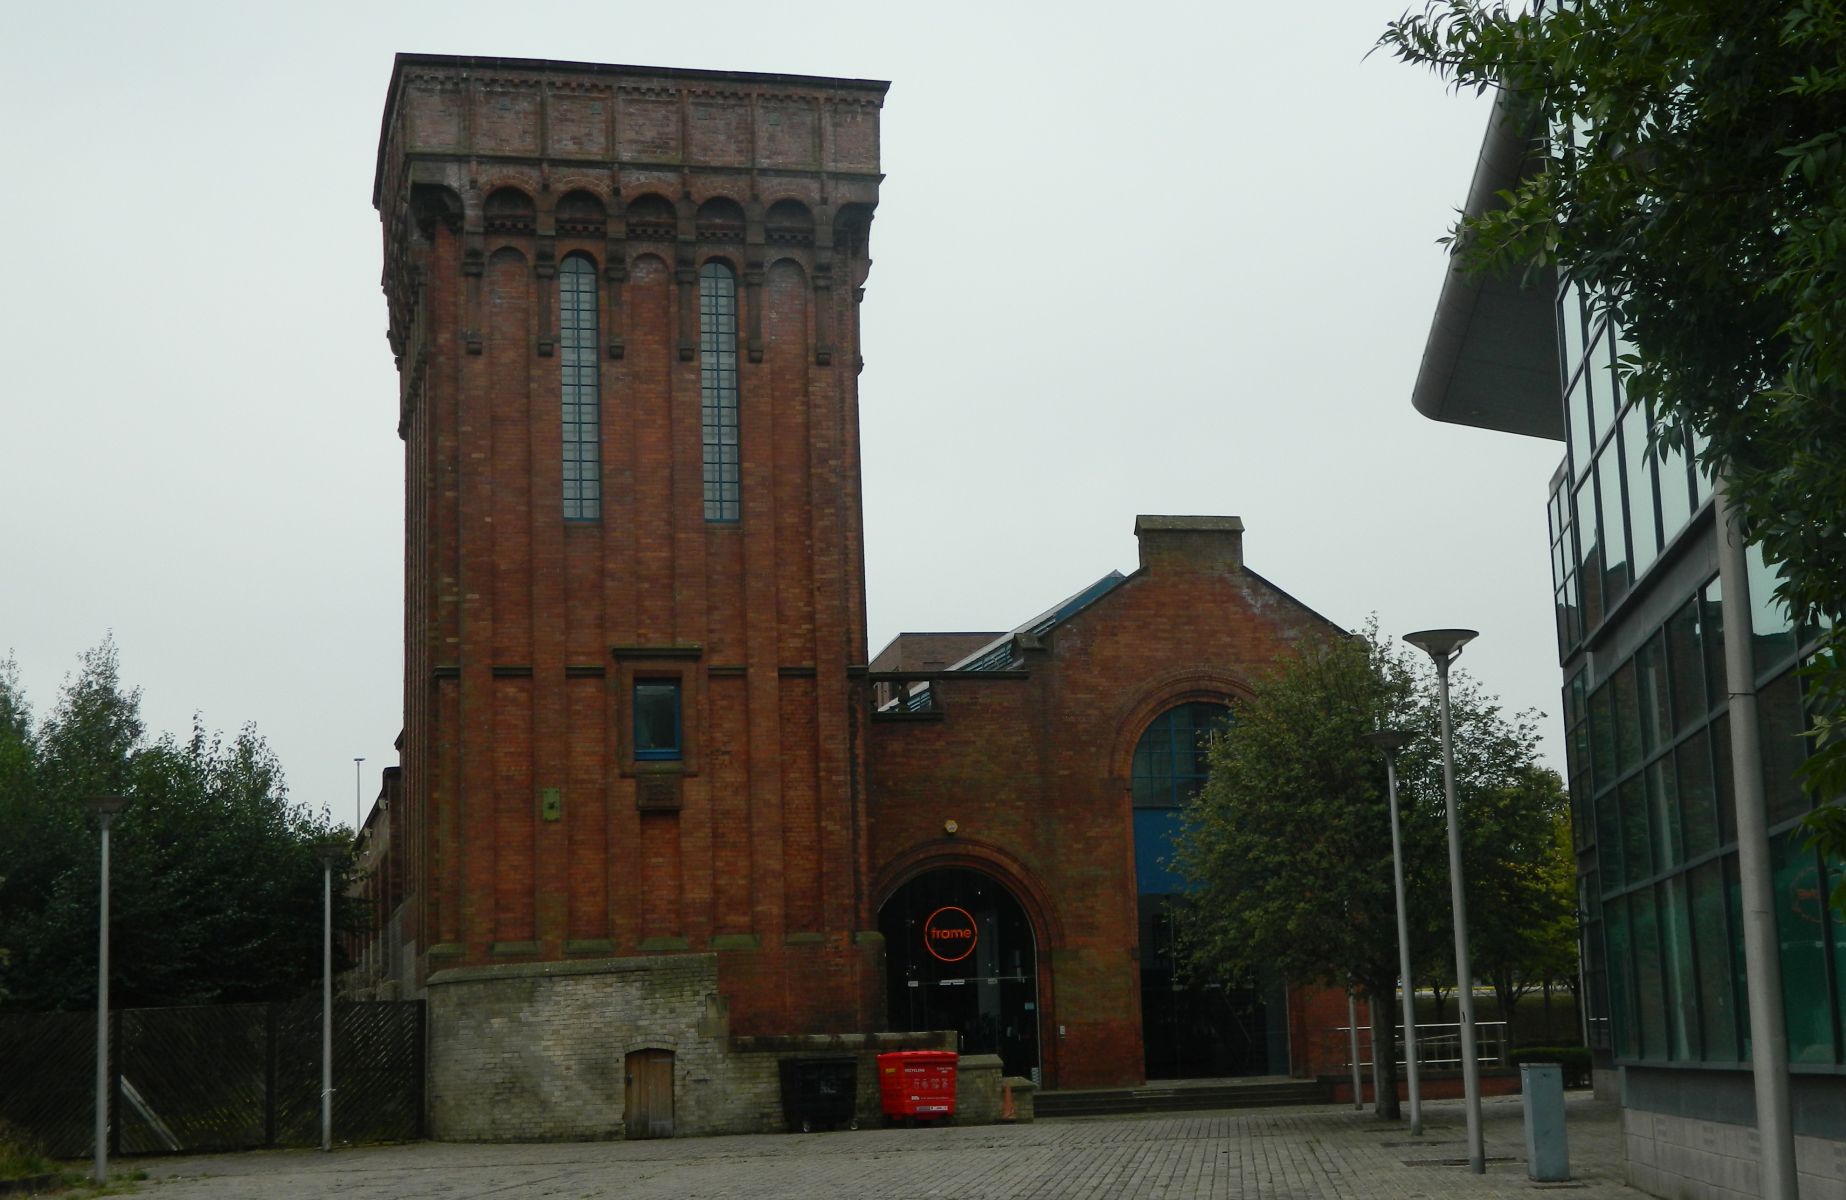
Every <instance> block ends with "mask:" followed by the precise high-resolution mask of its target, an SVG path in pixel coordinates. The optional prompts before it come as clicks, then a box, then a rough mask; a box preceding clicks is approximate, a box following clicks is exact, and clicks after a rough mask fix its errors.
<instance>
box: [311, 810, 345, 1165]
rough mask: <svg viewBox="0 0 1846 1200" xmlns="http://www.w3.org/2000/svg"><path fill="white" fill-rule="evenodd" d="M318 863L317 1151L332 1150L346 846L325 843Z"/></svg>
mask: <svg viewBox="0 0 1846 1200" xmlns="http://www.w3.org/2000/svg"><path fill="white" fill-rule="evenodd" d="M316 853H317V854H319V855H320V861H321V899H322V922H321V934H322V937H321V993H320V1148H321V1149H322V1150H331V1149H333V868H334V866H335V864H337V863H340V862H342V861H344V860H345V858H346V853H347V847H346V846H345V845H344V844H342V843H339V842H328V843H325V844H323V845H321V846H319V847H318V848H317V849H316Z"/></svg>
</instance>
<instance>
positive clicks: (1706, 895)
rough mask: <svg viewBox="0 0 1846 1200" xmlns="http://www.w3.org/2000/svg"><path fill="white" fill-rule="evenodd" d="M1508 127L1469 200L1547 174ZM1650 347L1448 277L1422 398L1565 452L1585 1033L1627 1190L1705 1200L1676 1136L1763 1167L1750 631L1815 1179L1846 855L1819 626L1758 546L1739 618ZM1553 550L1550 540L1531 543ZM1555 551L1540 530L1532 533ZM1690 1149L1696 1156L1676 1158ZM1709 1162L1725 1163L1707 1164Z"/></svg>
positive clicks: (1488, 284)
mask: <svg viewBox="0 0 1846 1200" xmlns="http://www.w3.org/2000/svg"><path fill="white" fill-rule="evenodd" d="M1526 153H1527V144H1526V143H1524V142H1522V141H1521V140H1520V139H1517V138H1515V137H1513V136H1511V134H1510V133H1509V132H1507V131H1506V130H1505V129H1504V128H1503V127H1502V126H1501V125H1500V123H1499V114H1498V113H1496V114H1495V120H1494V123H1493V124H1492V125H1490V128H1489V131H1488V136H1487V140H1486V144H1485V145H1484V146H1483V149H1482V155H1481V165H1480V167H1479V168H1478V169H1477V172H1476V176H1475V179H1474V183H1473V187H1472V189H1471V193H1470V197H1469V204H1468V211H1470V212H1474V213H1479V212H1482V211H1486V209H1487V207H1488V206H1490V205H1492V204H1493V203H1495V199H1494V197H1495V195H1496V193H1498V192H1500V191H1501V190H1503V189H1506V188H1509V187H1511V186H1512V185H1513V183H1514V182H1515V181H1516V180H1517V179H1518V177H1519V175H1520V174H1521V173H1522V172H1524V171H1526V170H1528V169H1530V168H1531V167H1532V166H1533V165H1534V164H1532V163H1531V162H1529V161H1528V159H1527V158H1526ZM1634 354H1635V349H1634V347H1633V346H1632V345H1630V344H1629V343H1628V342H1627V341H1626V339H1625V338H1624V337H1623V333H1622V330H1621V329H1620V328H1619V327H1617V326H1616V325H1614V324H1613V323H1612V322H1611V321H1610V320H1609V319H1608V316H1607V314H1606V312H1605V311H1604V310H1603V306H1602V305H1600V304H1599V303H1597V297H1595V296H1593V295H1585V294H1583V293H1582V292H1581V291H1580V290H1579V289H1578V288H1577V287H1575V286H1574V285H1572V284H1571V283H1570V281H1568V280H1564V281H1556V280H1552V281H1547V282H1545V283H1542V284H1540V285H1538V286H1525V287H1522V286H1520V284H1519V283H1518V282H1516V281H1511V280H1484V279H1470V278H1468V277H1464V276H1462V275H1460V274H1454V273H1452V274H1451V275H1450V276H1449V278H1448V280H1447V281H1446V282H1445V284H1444V288H1443V292H1442V297H1441V300H1440V301H1439V303H1438V308H1437V312H1436V315H1435V320H1434V322H1433V325H1432V328H1431V331H1430V336H1429V341H1428V343H1427V345H1426V347H1425V351H1424V359H1423V364H1422V369H1421V372H1420V374H1419V377H1418V381H1417V387H1416V393H1415V396H1414V401H1415V404H1416V407H1417V408H1418V409H1419V411H1421V412H1423V413H1424V414H1425V415H1427V416H1430V417H1432V418H1434V419H1437V420H1442V421H1450V422H1455V423H1460V424H1467V425H1476V426H1480V427H1483V428H1488V429H1496V430H1502V431H1507V432H1515V433H1522V434H1527V435H1530V436H1539V437H1545V438H1549V439H1552V440H1555V441H1557V442H1559V443H1560V444H1561V445H1562V448H1563V461H1562V462H1561V463H1560V464H1559V466H1558V468H1557V470H1556V472H1555V473H1554V474H1553V476H1552V478H1551V481H1550V486H1549V492H1548V499H1547V503H1546V513H1547V520H1546V528H1547V533H1548V539H1549V550H1550V555H1551V569H1552V589H1553V601H1554V609H1555V613H1556V624H1557V629H1556V635H1557V641H1558V658H1559V663H1560V666H1561V668H1562V684H1563V697H1562V704H1561V711H1562V713H1563V724H1564V732H1565V735H1566V747H1567V751H1566V754H1567V769H1568V773H1569V784H1570V794H1571V806H1572V813H1573V818H1574V827H1575V837H1576V851H1577V863H1578V890H1579V909H1580V915H1581V919H1582V926H1581V928H1582V951H1583V967H1584V983H1585V985H1586V1000H1587V1003H1586V1006H1585V1010H1586V1013H1587V1019H1586V1034H1587V1037H1588V1040H1589V1043H1590V1045H1591V1047H1592V1049H1593V1050H1594V1053H1595V1060H1596V1062H1597V1065H1598V1068H1599V1070H1598V1076H1599V1085H1600V1086H1607V1087H1609V1088H1610V1089H1611V1090H1613V1091H1616V1092H1618V1093H1619V1095H1620V1097H1621V1099H1622V1102H1623V1104H1624V1106H1625V1107H1626V1108H1627V1110H1628V1112H1627V1117H1628V1133H1629V1138H1628V1146H1629V1149H1630V1154H1631V1158H1630V1173H1631V1181H1632V1182H1634V1183H1635V1184H1637V1185H1638V1186H1641V1187H1644V1188H1647V1189H1648V1190H1651V1191H1657V1192H1660V1193H1662V1194H1676V1195H1699V1194H1702V1192H1701V1189H1703V1188H1707V1187H1709V1186H1710V1185H1713V1184H1716V1183H1718V1182H1720V1180H1718V1179H1716V1178H1712V1179H1704V1180H1701V1179H1698V1178H1694V1177H1691V1176H1687V1175H1683V1174H1680V1173H1677V1172H1676V1171H1675V1170H1674V1169H1672V1168H1670V1167H1669V1166H1667V1165H1665V1164H1666V1163H1667V1162H1668V1161H1669V1160H1673V1155H1672V1154H1670V1153H1667V1152H1665V1151H1662V1152H1661V1153H1656V1150H1658V1149H1659V1146H1658V1145H1657V1144H1656V1143H1658V1142H1661V1141H1673V1140H1675V1139H1679V1140H1680V1141H1681V1143H1682V1144H1683V1145H1687V1146H1699V1147H1701V1148H1702V1152H1707V1153H1711V1154H1716V1155H1719V1156H1721V1157H1722V1156H1730V1157H1735V1158H1738V1159H1740V1160H1743V1161H1746V1162H1747V1161H1750V1160H1751V1159H1752V1157H1753V1156H1754V1154H1755V1151H1754V1149H1753V1148H1751V1145H1750V1137H1751V1136H1752V1135H1753V1125H1754V1097H1753V1093H1752V1082H1751V1075H1750V1073H1749V1070H1748V1067H1749V1063H1750V1059H1751V1044H1750V1025H1749V1012H1748V997H1747V993H1746V988H1745V974H1744V956H1743V933H1742V925H1741V911H1740V892H1741V888H1740V883H1739V871H1738V858H1737V829H1736V814H1735V804H1734V781H1735V772H1734V766H1733V763H1732V761H1731V753H1730V746H1731V742H1730V737H1731V731H1730V711H1729V709H1730V704H1729V695H1728V693H1729V690H1730V689H1729V688H1728V686H1727V682H1726V676H1725V662H1724V638H1725V637H1726V636H1727V635H1728V636H1731V637H1747V638H1748V639H1749V642H1750V647H1751V662H1752V665H1753V669H1754V675H1755V678H1754V684H1755V686H1756V688H1757V689H1758V717H1757V720H1758V726H1759V734H1760V739H1761V744H1762V758H1763V768H1762V770H1763V785H1764V790H1765V795H1766V799H1767V805H1768V820H1769V829H1768V832H1769V835H1770V842H1771V848H1772V860H1773V871H1774V878H1773V880H1772V884H1773V890H1774V896H1775V907H1776V919H1777V932H1778V935H1779V940H1780V950H1781V964H1782V975H1783V997H1782V1005H1783V1010H1784V1015H1785V1016H1786V1019H1787V1026H1788V1052H1789V1060H1790V1064H1791V1072H1792V1079H1791V1086H1790V1094H1791V1101H1792V1104H1793V1115H1794V1127H1795V1133H1796V1135H1797V1153H1798V1159H1799V1160H1800V1162H1801V1165H1802V1169H1803V1171H1804V1172H1807V1171H1823V1170H1825V1169H1826V1168H1824V1167H1823V1159H1824V1160H1825V1162H1827V1163H1832V1162H1835V1161H1836V1160H1835V1159H1834V1158H1833V1157H1831V1156H1832V1155H1834V1154H1837V1153H1838V1152H1839V1151H1840V1150H1841V1148H1842V1147H1843V1146H1846V921H1843V920H1842V919H1841V917H1840V914H1839V913H1838V912H1835V911H1831V910H1830V909H1829V908H1828V905H1827V903H1826V897H1827V895H1828V893H1829V891H1830V889H1831V888H1832V886H1833V885H1834V884H1835V883H1836V882H1837V881H1838V879H1839V878H1840V873H1841V870H1842V866H1841V864H1839V863H1829V862H1825V861H1823V860H1822V859H1821V858H1820V856H1818V855H1816V854H1815V853H1813V852H1811V851H1807V850H1804V849H1803V848H1802V842H1803V841H1804V838H1803V835H1802V834H1801V832H1800V831H1799V829H1798V828H1797V822H1798V820H1799V818H1800V817H1801V815H1802V814H1803V813H1805V812H1807V811H1808V808H1809V803H1808V799H1807V797H1806V794H1805V793H1804V792H1803V791H1802V789H1801V787H1800V785H1799V782H1798V780H1797V778H1796V774H1797V772H1798V770H1799V768H1800V766H1801V762H1802V759H1803V757H1804V754H1805V745H1806V743H1805V741H1804V740H1803V738H1802V736H1801V731H1802V730H1803V729H1804V728H1805V727H1806V709H1805V704H1806V697H1805V696H1804V693H1803V686H1802V679H1801V676H1800V674H1799V666H1800V664H1801V662H1802V661H1803V659H1804V657H1805V656H1806V655H1807V654H1809V653H1810V652H1811V651H1812V648H1813V643H1814V640H1815V637H1816V635H1817V633H1818V631H1817V630H1815V629H1812V628H1802V627H1798V626H1797V625H1796V623H1795V622H1792V621H1791V620H1790V619H1789V615H1788V613H1787V612H1786V611H1785V609H1784V608H1783V607H1782V606H1781V605H1779V604H1777V603H1776V602H1775V600H1774V598H1773V592H1774V587H1775V581H1776V575H1775V569H1774V567H1773V565H1771V564H1766V563H1765V562H1764V561H1763V559H1762V556H1761V554H1760V552H1758V551H1757V550H1756V549H1755V548H1754V547H1753V548H1751V550H1750V552H1749V555H1748V559H1749V569H1748V572H1747V575H1748V590H1749V593H1750V594H1749V597H1748V600H1749V603H1748V606H1747V608H1746V609H1743V610H1739V609H1738V608H1737V607H1736V606H1735V605H1733V606H1731V608H1730V610H1729V611H1731V612H1732V614H1733V619H1734V622H1735V623H1736V624H1738V625H1742V624H1743V622H1742V621H1740V620H1736V619H1735V618H1736V615H1737V613H1738V612H1739V611H1745V612H1747V613H1748V618H1749V619H1748V628H1747V629H1745V628H1737V629H1731V630H1727V629H1726V628H1725V620H1724V613H1725V606H1724V605H1723V595H1722V592H1721V589H1720V587H1719V584H1718V579H1717V574H1718V560H1717V554H1718V537H1717V531H1716V516H1715V511H1714V510H1715V506H1714V504H1713V502H1712V495H1711V491H1712V489H1711V484H1710V481H1709V480H1708V479H1706V478H1705V477H1704V475H1703V474H1702V473H1701V471H1700V470H1699V469H1698V468H1697V467H1696V466H1695V465H1694V463H1695V461H1696V453H1697V450H1698V449H1699V447H1698V446H1697V445H1696V444H1692V445H1688V444H1686V442H1685V441H1684V440H1683V439H1681V438H1679V437H1676V436H1673V435H1672V434H1671V433H1670V432H1668V431H1665V430H1662V429H1661V428H1659V427H1657V425H1656V424H1655V422H1654V421H1653V420H1652V418H1651V414H1650V413H1649V412H1648V410H1647V408H1646V406H1645V404H1644V403H1641V402H1638V401H1635V400H1633V399H1631V398H1630V397H1629V396H1628V395H1626V394H1625V392H1624V390H1623V386H1622V384H1623V375H1624V372H1623V370H1622V367H1621V364H1622V362H1623V361H1624V359H1627V360H1628V361H1630V362H1632V361H1633V356H1634ZM1534 540H1535V541H1536V538H1535V539H1534ZM1534 552H1536V546H1535V547H1534ZM1674 1161H1676V1160H1674ZM1708 1165H1709V1164H1708Z"/></svg>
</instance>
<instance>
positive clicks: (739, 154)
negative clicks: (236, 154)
mask: <svg viewBox="0 0 1846 1200" xmlns="http://www.w3.org/2000/svg"><path fill="white" fill-rule="evenodd" d="M886 86H887V85H886V84H884V83H881V82H872V81H865V80H852V79H821V78H809V77H803V76H792V75H761V74H743V73H730V72H717V71H693V70H666V69H655V68H639V67H622V66H603V65H592V64H585V63H566V62H549V61H535V60H521V59H489V58H460V57H449V56H440V55H408V54H406V55H399V56H398V58H397V61H396V66H395V69H394V71H393V73H392V78H391V84H390V90H389V94H388V97H387V100H386V104H385V114H384V124H383V130H382V134H381V139H380V144H379V151H378V169H377V176H376V183H375V185H374V192H373V203H374V205H375V206H376V207H377V209H378V212H379V215H380V218H381V220H382V223H383V231H384V258H385V267H384V289H385V293H386V295H387V297H388V299H389V305H390V341H391V348H392V351H393V353H394V354H395V355H396V358H397V364H398V372H399V385H400V386H399V415H398V432H399V434H400V436H401V437H402V439H403V442H404V449H405V629H404V714H405V715H404V735H403V744H402V763H403V791H402V798H401V801H400V802H399V804H400V808H401V811H400V812H399V813H396V814H394V816H393V825H394V827H395V828H396V830H398V831H399V833H398V836H401V837H402V838H404V840H405V848H404V854H405V867H404V871H403V877H404V881H405V892H406V895H405V900H406V902H405V903H404V904H403V905H402V906H401V907H400V908H399V909H398V911H397V916H396V918H395V920H396V925H395V927H394V929H393V931H392V936H393V939H394V944H395V946H396V952H395V953H394V955H393V959H394V961H395V962H397V963H398V964H400V966H399V967H398V976H399V986H400V988H401V989H402V990H403V991H404V992H405V993H406V994H408V993H412V992H417V991H418V990H419V989H426V991H424V992H423V994H426V995H428V996H429V998H430V1002H431V1020H432V1022H433V1025H432V1035H433V1039H439V1038H442V1037H444V1036H445V1028H448V1027H447V1026H445V1024H444V1023H445V1022H451V1023H453V1022H456V1021H463V1020H464V1016H465V1014H462V1013H460V1012H459V1011H458V1006H457V1005H456V1004H455V1003H452V1002H450V1001H446V1000H445V999H444V996H445V995H447V994H448V993H447V992H445V985H447V984H451V983H452V984H454V985H455V989H454V994H456V995H460V994H462V991H464V990H465V991H466V993H467V994H468V995H469V996H471V997H473V998H474V1000H473V1001H471V1003H475V1002H477V1001H478V1002H479V1003H484V1004H487V1005H488V1006H489V1007H492V1005H494V1004H499V1003H503V1001H501V1000H496V999H494V998H493V997H494V996H495V995H502V996H516V997H526V999H518V1000H516V1001H504V1002H505V1003H515V1004H516V1005H520V1004H523V1005H525V1006H526V1007H524V1008H522V1009H520V1012H519V1014H518V1015H519V1016H521V1018H522V1019H524V1020H526V1021H529V1022H544V1021H547V1020H548V1019H549V1015H548V1009H547V1007H546V1006H547V1005H555V1004H563V1003H564V1001H561V1000H558V999H557V998H556V997H550V998H547V996H546V995H544V994H539V993H534V991H533V989H534V988H539V989H540V993H542V992H543V989H544V988H546V987H554V986H562V985H561V984H559V983H558V981H561V980H569V981H574V982H573V984H572V986H573V987H576V988H577V989H578V990H579V992H581V996H579V999H582V1000H584V1002H585V1003H588V1004H590V1005H591V1006H592V1007H596V1006H597V1005H598V1004H601V1006H602V1007H603V1008H607V1007H609V1006H610V1005H612V1004H615V1003H616V1001H617V1000H618V999H619V1001H620V1004H622V1005H626V1006H629V1007H634V1006H637V1005H638V1006H640V1008H641V1009H647V1008H648V1006H649V1005H655V1007H659V1006H660V1005H668V1006H671V1005H683V1004H684V1003H686V1002H687V996H688V995H690V994H691V993H696V992H698V991H699V990H700V988H701V987H702V986H705V987H711V988H712V989H713V990H714V992H715V994H712V995H706V996H702V997H696V1000H697V1002H699V1003H702V1004H703V1005H704V1006H705V1008H707V1009H709V1010H710V1012H708V1013H707V1014H706V1019H707V1023H708V1024H709V1023H710V1020H711V1013H718V1014H719V1015H720V1018H721V1020H722V1022H728V1027H729V1029H730V1031H731V1032H732V1033H738V1034H752V1033H754V1034H783V1033H814V1032H823V1031H824V1032H836V1031H838V1032H846V1031H863V1030H866V1029H870V1028H872V1027H873V1025H874V1023H875V1022H877V1021H878V1020H879V1019H881V1017H882V1013H883V1005H882V997H881V990H880V989H881V988H882V951H881V941H880V939H879V937H878V935H877V934H876V932H875V931H876V929H877V917H876V914H875V913H874V912H872V911H871V910H870V907H869V900H868V897H867V892H866V875H867V858H866V855H867V848H866V837H865V832H864V829H865V823H864V821H863V820H862V819H861V808H862V806H863V804H864V792H865V786H864V785H865V769H864V765H863V762H862V759H861V753H862V747H863V746H864V744H865V722H866V718H865V715H864V713H865V704H864V702H863V698H862V697H861V696H860V690H861V689H862V686H863V684H862V682H861V680H860V678H859V676H860V675H861V674H862V672H863V669H864V668H863V664H864V663H865V661H866V644H865V637H866V634H865V587H864V567H863V521H862V517H861V511H860V510H861V501H860V484H859V471H860V463H859V426H858V387H857V379H858V373H859V367H860V359H859V352H858V349H859V299H860V296H861V295H862V287H863V285H864V283H865V278H866V274H867V271H868V269H869V266H870V259H869V257H868V253H867V233H868V229H869V226H870V223H871V218H872V212H873V209H874V207H875V206H876V203H877V199H878V185H879V180H880V175H879V166H878V163H879V135H878V116H879V108H880V105H881V103H882V100H883V96H884V93H885V89H886ZM663 959H671V960H672V969H671V970H664V969H655V967H656V966H657V965H658V963H659V962H660V960H663ZM650 964H652V965H650ZM689 972H690V974H689ZM701 972H703V973H704V974H703V975H702V974H701ZM707 976H709V977H712V978H715V985H710V984H706V985H702V984H701V983H700V982H699V980H700V979H701V978H705V977H707ZM688 980H691V981H692V982H691V983H688ZM535 981H537V982H535ZM545 981H550V982H545ZM541 985H542V986H541ZM496 988H498V989H500V990H499V993H495V991H494V989H496ZM586 989H587V990H586ZM598 989H600V991H599V990H598ZM662 989H664V990H662ZM656 992H658V993H659V994H658V995H655V994H654V993H656ZM533 995H538V998H537V999H535V1000H534V999H531V997H532V996H533ZM598 995H600V996H602V997H603V1000H602V1001H597V1000H596V999H595V997H596V996H598ZM483 998H485V999H483ZM655 1001H658V1002H659V1004H655ZM695 1006H696V1005H695ZM476 1007H477V1008H478V1007H479V1004H476ZM567 1007H568V1006H567ZM558 1011H560V1012H561V1011H563V1010H562V1009H559V1010H558ZM463 1032H464V1026H462V1025H457V1026H455V1027H454V1028H452V1029H448V1033H449V1034H451V1035H454V1036H457V1037H459V1036H461V1035H462V1034H463ZM478 1033H479V1031H478V1030H471V1031H468V1036H475V1035H477V1034H478ZM633 1036H634V1037H635V1038H638V1039H639V1040H641V1041H649V1040H650V1037H651V1040H652V1041H660V1040H661V1039H662V1038H664V1037H666V1036H667V1035H664V1034H662V1035H659V1036H652V1035H649V1036H643V1035H640V1034H635V1035H633ZM669 1040H670V1039H669ZM650 1044H651V1042H650ZM441 1054H442V1051H441V1050H440V1048H439V1047H438V1048H437V1050H436V1061H435V1062H434V1066H433V1070H434V1071H435V1075H434V1077H433V1078H434V1079H435V1080H436V1086H437V1087H438V1089H440V1086H441V1078H442V1071H443V1069H444V1068H443V1066H442V1063H441V1061H440V1060H441Z"/></svg>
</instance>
